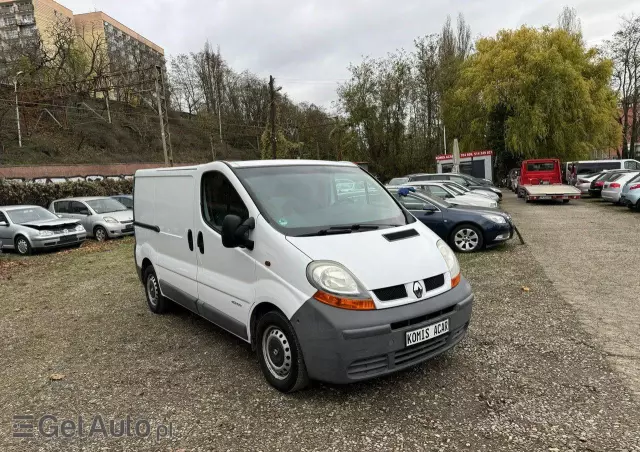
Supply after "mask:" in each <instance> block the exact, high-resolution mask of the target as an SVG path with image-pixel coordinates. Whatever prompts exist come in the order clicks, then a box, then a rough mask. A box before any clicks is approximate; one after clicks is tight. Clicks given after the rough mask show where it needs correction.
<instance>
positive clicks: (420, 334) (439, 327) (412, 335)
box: [406, 319, 449, 347]
mask: <svg viewBox="0 0 640 452" xmlns="http://www.w3.org/2000/svg"><path fill="white" fill-rule="evenodd" d="M448 332H449V319H446V320H443V321H442V322H438V323H434V324H432V325H428V326H425V327H424V328H420V329H419V330H413V331H407V333H406V346H407V347H409V346H411V345H415V344H419V343H420V342H425V341H428V340H430V339H433V338H434V337H438V336H441V335H443V334H445V333H448Z"/></svg>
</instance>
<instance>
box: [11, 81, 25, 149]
mask: <svg viewBox="0 0 640 452" xmlns="http://www.w3.org/2000/svg"><path fill="white" fill-rule="evenodd" d="M22 74H24V72H22V71H20V72H18V73H17V74H16V76H15V78H14V79H13V89H14V91H15V93H16V124H18V147H22V132H21V130H20V106H19V103H18V77H19V76H21V75H22Z"/></svg>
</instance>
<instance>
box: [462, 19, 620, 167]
mask: <svg viewBox="0 0 640 452" xmlns="http://www.w3.org/2000/svg"><path fill="white" fill-rule="evenodd" d="M476 50H477V52H476V53H475V54H473V55H472V56H471V57H470V58H469V59H468V60H467V61H466V62H465V64H464V65H463V68H462V72H461V76H460V78H459V79H458V82H457V85H456V89H455V93H454V102H452V105H451V109H452V112H451V115H452V117H453V118H455V121H454V124H455V131H454V133H456V135H457V136H459V137H460V138H462V143H463V144H462V147H463V148H464V149H470V148H471V149H473V148H478V147H480V146H482V147H484V146H487V145H492V146H494V147H495V150H496V152H497V153H498V159H500V160H502V161H503V162H504V161H509V160H512V159H513V158H514V157H515V158H529V157H558V158H560V159H565V160H569V159H578V158H585V157H587V156H588V155H589V154H590V153H591V152H593V151H598V150H603V149H610V148H612V147H616V146H617V145H618V143H619V141H620V126H619V124H618V123H617V121H616V117H617V106H616V97H615V94H614V92H613V91H612V89H611V87H610V81H611V75H612V63H611V61H610V60H608V59H605V58H603V57H602V56H601V55H600V53H599V52H598V51H597V50H596V49H593V48H586V47H585V45H584V43H583V42H582V38H581V35H580V34H579V33H575V32H568V31H566V30H564V29H552V28H549V27H545V28H542V29H534V28H528V27H522V28H520V29H518V30H503V31H500V32H499V33H498V35H497V36H496V37H495V38H483V39H480V40H478V41H477V43H476Z"/></svg>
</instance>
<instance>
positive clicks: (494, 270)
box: [0, 200, 640, 452]
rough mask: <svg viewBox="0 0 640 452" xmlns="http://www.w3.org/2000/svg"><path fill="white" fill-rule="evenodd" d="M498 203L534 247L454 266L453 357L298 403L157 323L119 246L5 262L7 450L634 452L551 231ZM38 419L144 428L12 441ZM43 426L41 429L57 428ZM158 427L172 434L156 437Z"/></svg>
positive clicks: (630, 427)
mask: <svg viewBox="0 0 640 452" xmlns="http://www.w3.org/2000/svg"><path fill="white" fill-rule="evenodd" d="M505 205H506V206H507V208H508V209H509V208H513V209H514V211H517V213H516V216H515V218H516V221H518V222H519V223H520V224H521V227H522V230H523V233H524V234H525V237H526V238H527V239H528V241H529V243H530V244H529V245H528V246H521V245H519V244H516V243H515V242H512V243H510V244H509V245H508V246H505V247H502V248H498V249H495V250H492V251H489V252H485V253H479V254H474V255H470V256H461V259H460V260H461V266H462V269H463V273H464V275H465V276H466V277H467V278H468V279H469V280H470V281H471V284H472V286H473V289H474V291H475V294H476V302H475V305H474V315H473V320H472V323H471V327H470V332H469V336H468V337H467V338H466V339H465V340H464V341H463V342H462V343H461V344H460V345H459V346H458V347H457V348H456V349H454V350H453V351H451V352H449V353H447V354H445V355H444V356H441V357H439V358H437V359H434V360H432V361H430V362H427V363H425V364H423V365H420V366H418V367H415V368H413V369H411V370H409V371H406V372H402V373H399V374H395V375H392V376H389V377H386V378H381V379H376V380H373V381H369V382H365V383H360V384H354V385H350V386H330V385H324V384H319V383H314V384H313V385H312V387H311V388H309V389H307V390H305V391H302V392H300V393H297V394H294V395H283V394H280V393H278V392H277V391H275V390H273V389H272V388H271V387H269V386H268V385H267V384H266V383H265V381H264V379H263V377H262V374H261V372H260V369H259V366H258V364H257V362H256V359H255V355H254V354H253V353H252V352H251V350H250V348H249V347H248V346H247V345H245V344H244V343H242V342H241V341H239V340H237V339H235V338H233V337H231V336H230V335H229V334H227V333H225V332H223V331H221V330H220V329H218V328H217V327H215V326H213V325H211V324H209V323H207V322H206V321H204V320H202V319H200V318H198V317H197V316H195V315H192V314H190V313H188V312H185V311H183V310H179V309H176V310H174V312H172V313H170V314H168V315H165V316H157V315H154V314H152V313H150V312H149V311H148V309H147V307H146V306H145V302H144V295H143V291H142V287H141V284H140V283H139V281H138V280H137V276H136V273H135V269H134V263H133V253H132V246H133V241H132V240H130V239H128V240H120V241H115V242H110V243H108V244H106V245H101V246H95V245H92V246H90V247H88V248H84V247H83V248H82V249H79V250H74V251H71V252H66V253H55V254H46V255H39V256H34V257H30V258H28V259H20V258H17V257H16V256H11V257H5V256H0V303H1V304H2V309H1V310H0V425H2V427H1V428H0V451H3V452H4V451H15V452H18V451H19V452H22V451H65V452H66V451H80V450H83V451H99V450H122V451H147V450H149V451H156V450H158V451H174V452H176V451H181V452H186V451H213V450H215V451H218V450H238V451H240V450H242V451H244V450H263V451H272V450H282V451H290V450H301V451H311V450H318V451H326V450H358V451H360V450H411V451H415V450H424V451H432V450H436V451H453V450H469V451H520V450H521V451H568V450H571V451H578V450H579V451H610V450H611V451H614V450H615V451H623V450H626V451H640V402H639V401H638V400H637V399H634V397H633V396H632V393H631V391H630V389H629V388H628V387H627V385H626V384H625V383H627V382H628V380H627V379H626V374H620V373H619V372H618V371H616V370H615V369H614V368H613V367H612V365H611V362H610V361H609V358H610V356H609V355H610V348H611V347H612V344H611V343H608V342H604V348H601V346H600V342H599V340H600V339H602V338H603V336H602V335H601V334H600V333H597V332H594V331H592V330H587V329H585V328H584V327H583V323H581V322H580V319H582V318H583V317H584V316H585V315H586V314H584V313H583V311H580V310H579V309H578V307H577V305H576V304H569V303H567V302H566V301H565V298H563V293H564V291H561V290H560V289H561V288H560V287H558V284H553V283H552V282H551V280H550V279H549V277H548V276H547V272H545V270H544V268H543V266H542V265H540V263H539V262H538V259H541V257H540V256H539V254H538V253H539V251H538V250H539V249H542V248H541V247H542V245H540V244H538V242H539V241H544V240H546V237H545V238H540V234H537V233H533V232H531V231H532V230H533V229H535V225H534V224H525V223H526V218H528V217H527V215H528V212H525V211H524V206H523V207H520V206H518V205H517V204H516V202H515V200H513V202H512V201H511V200H507V201H506V202H505ZM527 207H528V206H527ZM563 207H566V206H563ZM601 208H602V209H604V207H603V206H595V205H587V204H585V206H582V205H578V206H576V207H573V206H569V209H567V210H566V211H567V212H569V211H570V209H571V210H573V209H576V211H582V210H583V209H601ZM534 209H536V208H535V207H534ZM538 210H540V211H541V212H545V214H547V215H549V216H553V214H551V213H548V212H555V210H554V209H549V210H543V209H542V208H540V209H538ZM557 211H558V212H561V210H560V209H558V210H557ZM594 211H597V210H594ZM523 212H524V213H523ZM562 212H564V211H562ZM540 216H541V217H542V216H544V215H543V214H542V213H541V214H540ZM585 217H586V214H585ZM536 218H538V217H536ZM554 221H560V220H552V219H551V218H549V219H548V220H546V221H545V224H546V225H548V224H554ZM567 240H568V238H567ZM594 247H595V245H594ZM619 248H620V249H622V248H623V246H622V245H620V246H619ZM593 249H605V246H604V245H601V246H599V247H598V248H593ZM593 249H591V250H589V251H590V252H591V253H592V252H593ZM558 258H559V257H558ZM554 259H555V257H554ZM566 259H567V260H569V259H570V257H567V258H566ZM25 262H26V263H27V265H21V264H22V263H25ZM523 263H526V265H523ZM600 276H601V275H600V273H597V274H596V275H595V276H594V275H591V276H590V277H589V283H590V284H593V285H594V286H595V285H597V281H596V280H595V278H596V277H600ZM609 280H610V278H606V279H604V280H603V281H602V284H609V283H608V282H607V281H609ZM523 287H524V288H526V289H528V290H524V289H523ZM590 290H591V289H590ZM625 350H626V349H625ZM618 353H626V351H625V352H620V351H619V352H618ZM47 414H53V415H55V416H56V419H57V421H56V422H57V423H58V424H61V422H62V420H74V419H76V420H77V417H78V416H82V417H83V418H84V419H85V422H91V421H90V420H91V419H95V416H96V415H101V416H102V417H103V418H104V419H105V420H106V423H107V428H108V427H109V426H108V420H109V419H114V420H116V426H117V425H118V422H117V420H119V419H125V418H126V417H127V415H129V416H130V417H131V418H132V419H134V421H135V420H147V421H148V422H149V424H150V426H151V430H152V433H151V434H150V435H149V436H148V437H146V435H142V436H144V437H135V435H132V436H128V435H127V434H125V435H124V436H123V437H120V438H105V437H104V436H105V435H102V434H95V435H94V436H93V437H88V434H87V432H88V431H89V427H88V426H85V428H84V436H83V437H79V436H78V434H73V432H70V431H69V430H67V431H66V433H67V434H68V435H69V436H70V437H69V438H63V437H62V434H61V432H62V429H60V430H59V433H60V434H58V435H57V436H55V435H54V436H53V437H51V438H47V437H45V436H44V435H42V434H40V433H37V432H36V434H35V437H34V438H29V439H25V438H15V437H13V433H15V432H16V431H20V432H23V431H24V429H19V428H18V427H19V426H17V425H15V424H20V423H21V422H20V421H14V416H17V415H32V416H34V417H35V419H36V423H37V420H38V419H43V416H45V415H47ZM45 419H47V423H46V429H45V430H46V431H45V433H47V434H52V432H54V429H53V427H55V426H56V425H58V424H55V423H54V421H52V420H51V418H45ZM68 425H69V424H67V426H68ZM158 426H170V427H171V438H167V437H164V438H160V439H159V440H158V439H157V437H156V435H155V433H156V429H157V428H158ZM60 427H62V425H60ZM116 429H117V427H116ZM143 433H144V432H143ZM165 436H168V435H165Z"/></svg>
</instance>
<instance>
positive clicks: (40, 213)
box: [7, 207, 58, 224]
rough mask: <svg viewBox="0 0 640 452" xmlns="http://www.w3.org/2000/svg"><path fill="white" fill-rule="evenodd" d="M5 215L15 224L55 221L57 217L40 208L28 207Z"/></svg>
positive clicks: (10, 211)
mask: <svg viewBox="0 0 640 452" xmlns="http://www.w3.org/2000/svg"><path fill="white" fill-rule="evenodd" d="M7 215H9V218H10V219H11V221H12V222H14V223H15V224H25V223H31V222H33V221H46V220H57V219H58V217H57V216H56V215H54V214H52V213H51V212H49V211H48V210H47V209H43V208H42V207H28V208H24V209H15V210H9V211H7Z"/></svg>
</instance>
